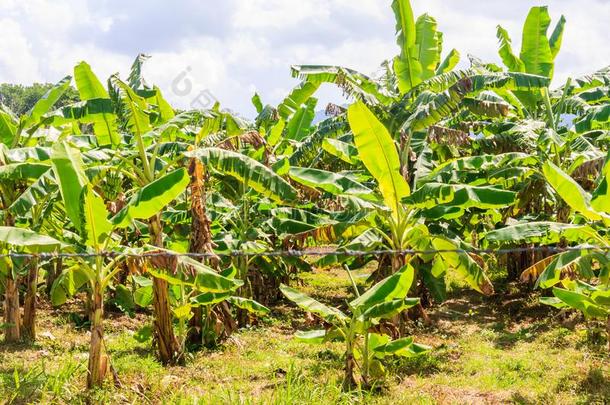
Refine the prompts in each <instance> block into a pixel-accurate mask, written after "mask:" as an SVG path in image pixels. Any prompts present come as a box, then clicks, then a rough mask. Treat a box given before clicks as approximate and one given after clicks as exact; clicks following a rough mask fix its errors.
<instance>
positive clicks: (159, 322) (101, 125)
mask: <svg viewBox="0 0 610 405" xmlns="http://www.w3.org/2000/svg"><path fill="white" fill-rule="evenodd" d="M145 59H146V57H145V56H144V55H140V56H138V58H136V60H135V61H134V64H133V66H132V72H131V75H130V79H129V83H125V82H124V81H122V80H121V79H120V78H119V77H118V75H113V76H112V77H111V78H110V79H109V81H108V89H106V88H105V87H104V86H103V85H102V84H101V82H100V81H99V79H98V78H97V77H96V76H95V74H94V73H93V71H92V70H91V68H90V67H89V65H87V64H86V63H80V64H78V65H77V66H76V67H75V68H74V74H75V82H76V87H77V89H78V92H79V95H80V97H81V99H82V100H83V101H82V102H81V104H78V105H72V106H68V107H65V108H63V109H61V111H59V112H58V113H57V114H54V115H52V116H49V118H48V119H49V122H50V123H52V124H54V125H62V124H66V123H74V122H75V123H80V124H87V125H91V126H92V128H93V132H94V134H95V138H96V144H97V146H98V147H100V149H101V150H103V151H104V153H105V152H107V151H109V152H108V153H109V155H110V156H109V158H110V161H111V164H112V165H113V167H114V168H115V171H116V172H117V173H120V178H122V179H123V181H124V182H125V183H126V184H125V185H126V186H128V187H139V188H140V189H139V190H137V192H136V193H134V194H133V195H132V196H131V201H130V203H129V204H128V206H126V207H125V208H124V209H123V210H121V211H120V212H118V213H117V215H116V216H115V217H114V218H115V219H114V220H113V225H114V226H115V227H117V228H120V229H123V228H126V227H129V226H132V225H133V224H134V223H135V221H138V220H145V221H147V222H148V227H149V232H148V242H149V243H150V244H152V245H155V246H158V247H160V248H162V247H163V243H164V242H163V226H162V223H161V219H160V215H159V211H160V210H161V209H162V208H163V207H164V206H165V205H167V204H168V203H169V202H170V201H171V200H173V199H174V198H175V197H176V196H178V195H179V194H181V193H182V192H183V191H184V190H185V188H186V186H187V185H188V175H187V173H186V171H185V170H184V169H183V170H177V171H173V172H172V171H171V170H172V168H173V167H172V165H171V164H170V163H171V162H165V161H163V160H162V159H161V157H160V156H159V147H160V145H161V142H159V141H160V140H161V138H162V137H163V136H166V137H168V136H170V134H171V133H173V132H174V131H178V130H179V128H180V127H181V126H184V125H185V124H186V122H187V120H186V119H183V117H182V116H175V114H174V111H173V109H172V108H171V106H169V104H168V103H167V102H166V101H165V99H164V98H163V96H162V95H161V92H160V90H159V89H158V88H156V87H152V88H151V87H148V86H147V85H145V82H144V81H143V79H142V78H141V76H140V75H141V66H142V63H143V61H144V60H145ZM120 131H125V132H127V135H126V136H121V135H120V134H119V133H120ZM98 153H99V151H98ZM156 197H158V198H156ZM166 197H167V198H169V199H166ZM112 204H113V205H116V206H119V208H120V205H123V204H124V201H115V202H112ZM153 281H154V284H153V291H154V297H155V299H154V308H155V317H156V322H155V342H156V347H157V349H158V355H159V358H160V360H161V361H162V362H163V363H164V364H167V363H172V362H174V361H175V360H176V359H177V357H178V355H179V347H178V346H177V343H176V342H177V340H176V338H175V334H174V330H173V325H172V316H171V312H170V305H169V298H168V285H167V282H166V281H164V280H162V279H156V278H155V279H154V280H153Z"/></svg>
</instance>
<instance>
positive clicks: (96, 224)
mask: <svg viewBox="0 0 610 405" xmlns="http://www.w3.org/2000/svg"><path fill="white" fill-rule="evenodd" d="M51 161H52V165H53V172H54V175H55V178H56V180H57V183H58V185H59V189H60V193H61V197H62V201H63V204H64V207H65V212H66V216H67V217H68V218H69V220H70V222H71V224H72V226H73V227H74V229H75V231H76V232H75V233H76V235H78V238H77V241H76V242H74V248H75V249H76V250H77V252H79V253H90V254H91V255H90V256H88V255H87V254H85V255H84V256H82V257H79V258H78V259H77V262H76V263H75V264H74V265H73V266H71V267H70V268H68V269H67V270H66V272H65V273H64V274H62V275H61V276H60V278H58V279H57V281H56V282H55V285H54V286H53V289H52V292H51V297H52V302H53V304H54V305H59V304H62V303H63V302H65V300H66V299H67V297H68V296H69V295H72V294H73V293H74V292H75V291H76V290H77V289H79V288H80V287H83V286H88V287H89V293H90V305H91V308H90V310H91V315H90V321H91V343H90V349H89V365H88V376H87V386H88V387H89V388H92V387H94V386H99V385H101V384H102V383H103V380H104V376H105V373H106V370H107V367H108V361H107V360H108V357H107V355H106V354H105V353H104V350H103V346H104V344H103V341H104V338H103V336H104V327H103V311H104V296H105V291H106V289H107V288H108V286H109V285H110V284H111V283H112V280H113V278H114V276H115V275H116V274H117V273H118V272H119V271H120V270H121V267H120V266H118V264H119V263H120V262H121V261H122V260H124V256H123V255H122V254H119V255H118V256H116V257H113V258H110V259H109V258H106V257H105V256H104V255H103V252H104V251H107V250H117V249H118V250H125V249H124V248H122V247H121V245H120V244H119V240H120V239H119V238H118V237H117V235H116V234H115V231H116V230H118V229H121V228H123V227H125V226H127V225H128V224H129V221H130V220H132V219H135V218H150V217H151V216H153V215H156V213H157V212H158V211H160V210H162V209H163V208H164V207H165V206H166V205H167V204H169V203H170V202H171V201H172V200H174V199H175V198H176V197H177V196H178V195H179V194H180V193H182V190H183V187H182V186H181V184H184V183H185V182H188V178H187V174H186V171H185V170H184V169H179V170H177V171H174V172H170V173H168V174H167V175H165V176H163V177H161V178H159V179H157V180H156V181H154V182H152V183H150V184H147V185H146V186H144V187H142V188H140V189H138V190H136V192H135V193H134V195H133V196H132V198H131V200H130V201H129V202H128V203H127V204H126V205H125V207H124V208H123V209H122V210H121V211H119V212H118V213H117V214H116V215H115V216H113V217H110V213H109V212H108V210H107V208H106V205H105V202H104V200H103V199H102V198H101V197H100V196H99V195H98V194H97V192H96V191H95V189H94V186H93V185H92V184H91V182H90V181H89V179H88V178H87V175H86V173H85V169H84V163H83V160H82V157H81V155H80V153H79V151H78V150H77V149H74V148H73V147H71V146H70V145H69V144H68V143H66V142H57V143H56V144H55V145H54V146H53V148H52V154H51Z"/></svg>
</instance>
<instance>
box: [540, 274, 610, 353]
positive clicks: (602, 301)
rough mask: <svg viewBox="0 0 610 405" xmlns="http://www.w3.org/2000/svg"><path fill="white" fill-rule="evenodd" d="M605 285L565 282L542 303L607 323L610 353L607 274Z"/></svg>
mask: <svg viewBox="0 0 610 405" xmlns="http://www.w3.org/2000/svg"><path fill="white" fill-rule="evenodd" d="M604 278H605V279H606V281H605V283H604V284H600V285H591V284H587V283H585V282H583V281H579V280H564V281H562V287H563V288H559V287H553V295H554V297H544V298H541V299H540V302H542V303H543V304H546V305H551V306H553V307H555V308H559V309H562V308H573V309H576V310H578V311H580V312H582V313H583V315H584V316H585V317H586V318H594V319H601V320H604V321H606V339H607V342H608V351H609V352H610V283H609V282H608V280H609V279H608V275H607V274H606V275H605V277H604Z"/></svg>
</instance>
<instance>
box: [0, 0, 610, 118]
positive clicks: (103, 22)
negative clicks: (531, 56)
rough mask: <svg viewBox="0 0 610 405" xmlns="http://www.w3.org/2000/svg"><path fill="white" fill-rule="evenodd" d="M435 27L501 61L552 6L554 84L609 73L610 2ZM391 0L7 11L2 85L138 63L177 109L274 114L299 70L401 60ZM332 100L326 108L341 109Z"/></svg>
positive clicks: (5, 1)
mask: <svg viewBox="0 0 610 405" xmlns="http://www.w3.org/2000/svg"><path fill="white" fill-rule="evenodd" d="M411 3H412V5H413V8H414V12H415V14H416V15H419V14H422V13H424V12H428V13H430V14H431V15H433V16H434V17H436V19H437V21H438V25H439V29H440V30H441V31H443V33H444V38H445V45H444V48H445V49H446V50H449V49H450V48H453V47H455V48H457V49H458V50H459V51H460V53H461V54H462V55H463V59H464V60H465V59H466V54H468V53H471V54H474V55H477V56H478V57H480V58H482V59H484V60H487V61H497V62H499V58H498V56H497V52H496V49H497V45H496V38H495V32H496V29H495V27H496V25H497V24H501V25H503V26H504V27H505V28H507V29H508V31H509V32H510V33H511V36H512V38H513V42H514V44H515V47H516V48H517V49H518V48H519V44H520V35H521V26H522V24H523V21H524V19H525V16H526V15H527V11H528V9H529V8H530V7H531V6H534V5H543V4H548V5H549V9H550V13H551V17H552V18H553V22H552V24H553V25H554V23H555V21H557V19H558V18H559V16H560V15H561V14H564V15H565V16H566V18H567V20H568V21H567V27H566V32H565V35H564V40H563V48H562V51H561V53H560V54H559V56H558V59H557V61H556V73H555V75H556V76H555V80H554V84H555V85H560V84H561V82H562V81H563V80H565V78H566V77H567V76H568V75H579V74H584V73H588V72H590V71H591V70H595V69H597V68H600V67H603V66H605V65H608V64H610V46H608V42H609V41H610V34H609V33H608V21H610V0H578V1H576V0H548V1H547V2H543V3H540V2H538V1H534V0H511V1H506V0H411ZM390 4H391V0H222V1H218V0H173V1H157V0H122V1H116V0H95V1H93V0H27V1H23V0H0V38H2V40H1V41H0V82H13V83H31V82H35V81H38V82H55V81H58V80H59V79H60V78H61V77H63V76H65V75H66V74H71V71H72V67H73V66H74V64H75V63H76V62H78V61H81V60H86V61H88V62H89V63H90V64H91V65H92V67H93V69H94V71H95V72H96V73H97V74H98V76H100V78H103V79H105V78H106V77H107V76H108V75H110V74H112V73H114V72H117V71H118V72H120V73H121V74H122V75H126V74H127V72H128V70H129V66H130V64H131V62H132V60H133V58H134V57H135V55H137V54H138V53H140V52H144V53H147V54H150V55H152V58H151V59H150V60H149V61H148V62H147V65H146V69H145V77H146V78H147V80H148V81H149V82H151V83H155V84H157V85H159V86H160V87H161V89H162V90H163V91H164V94H165V96H166V97H167V98H168V99H169V100H170V101H171V102H172V103H174V104H175V105H177V106H179V107H182V108H187V107H188V106H189V105H190V104H193V105H196V104H199V105H201V104H202V103H205V102H206V101H207V100H208V99H210V97H214V98H216V99H218V100H219V101H221V103H222V104H223V106H224V107H227V108H231V109H233V110H236V111H239V112H240V113H242V114H243V115H245V116H251V115H252V113H253V107H252V106H251V104H250V101H249V100H250V98H251V96H252V94H253V93H254V91H258V92H259V94H260V95H261V97H262V99H263V102H265V103H277V102H278V101H279V100H281V99H282V98H283V96H284V95H285V94H286V93H287V92H288V91H289V89H290V88H291V87H293V86H294V85H296V84H297V80H296V79H293V78H291V77H290V65H291V64H337V65H343V66H347V67H351V68H354V69H357V70H360V71H362V72H365V73H373V72H375V71H376V69H377V67H378V66H379V64H380V63H381V62H382V61H383V60H384V59H387V58H390V57H392V56H394V55H395V54H396V53H397V52H398V48H397V46H396V44H395V40H394V20H393V14H392V11H391V8H390ZM337 97H339V95H338V93H336V92H335V91H334V90H332V89H325V90H324V91H323V92H322V94H321V99H322V100H321V103H323V102H326V101H328V100H333V101H337Z"/></svg>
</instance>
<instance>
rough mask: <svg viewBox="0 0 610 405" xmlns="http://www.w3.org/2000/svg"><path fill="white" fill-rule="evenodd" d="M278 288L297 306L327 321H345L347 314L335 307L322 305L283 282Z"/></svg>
mask: <svg viewBox="0 0 610 405" xmlns="http://www.w3.org/2000/svg"><path fill="white" fill-rule="evenodd" d="M280 290H281V291H282V294H284V295H285V296H286V298H288V299H289V300H290V301H292V302H294V303H295V304H297V306H299V307H300V308H302V309H304V310H305V311H307V312H311V313H314V314H316V315H319V316H321V317H322V318H323V319H325V320H326V321H328V322H334V321H345V320H346V319H347V316H346V315H345V314H344V313H343V312H341V311H339V310H338V309H336V308H332V307H329V306H327V305H324V304H322V303H321V302H319V301H316V300H314V299H313V298H311V297H308V296H307V295H305V294H303V293H302V292H300V291H299V290H296V289H294V288H290V287H288V286H287V285H284V284H282V285H281V286H280Z"/></svg>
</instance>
